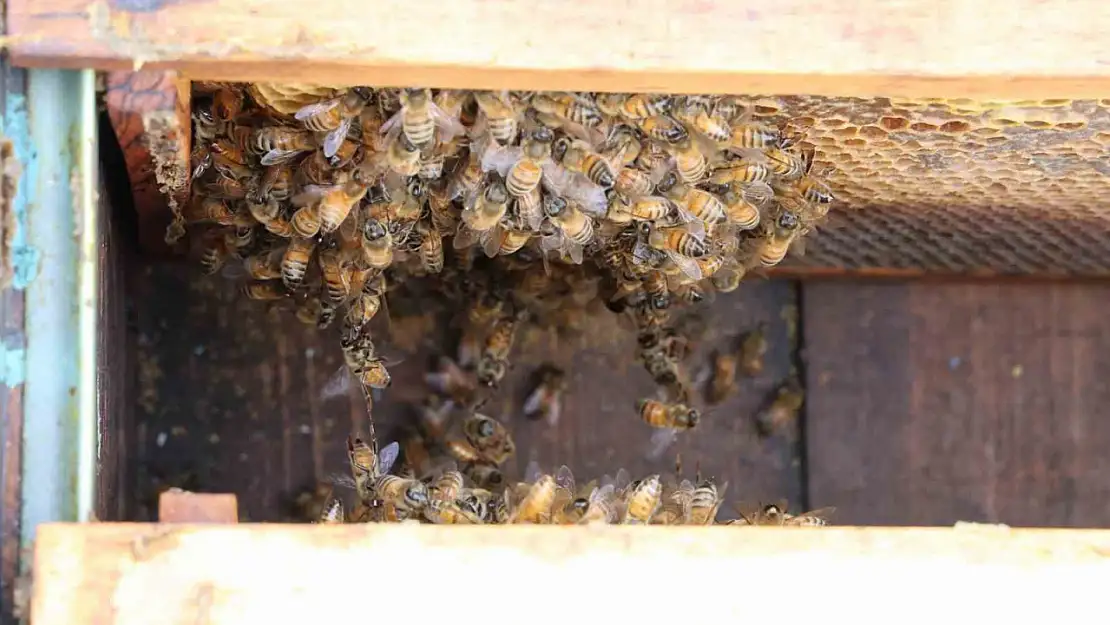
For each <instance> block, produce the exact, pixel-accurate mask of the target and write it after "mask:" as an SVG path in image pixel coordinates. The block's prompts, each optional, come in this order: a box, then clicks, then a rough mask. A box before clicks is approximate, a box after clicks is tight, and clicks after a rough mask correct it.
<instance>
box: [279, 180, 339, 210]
mask: <svg viewBox="0 0 1110 625" xmlns="http://www.w3.org/2000/svg"><path fill="white" fill-rule="evenodd" d="M329 190H330V187H325V186H322V185H317V184H306V185H305V186H304V188H303V190H302V191H301V192H300V193H298V194H296V195H294V196H293V197H292V198H290V199H289V201H290V202H291V203H292V204H293V206H308V205H309V204H312V203H314V202H316V201H317V200H319V199H320V198H321V197H323V196H324V195H326V194H327V192H328V191H329Z"/></svg>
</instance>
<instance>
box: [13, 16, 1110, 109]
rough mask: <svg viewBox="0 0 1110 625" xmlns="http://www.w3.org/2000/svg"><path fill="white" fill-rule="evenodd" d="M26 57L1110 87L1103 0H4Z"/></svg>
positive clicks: (711, 80)
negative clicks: (605, 0) (1047, 0)
mask: <svg viewBox="0 0 1110 625" xmlns="http://www.w3.org/2000/svg"><path fill="white" fill-rule="evenodd" d="M8 27H9V33H8V34H9V35H10V37H11V40H10V43H11V46H12V59H13V61H14V62H15V63H16V64H23V65H27V66H63V67H85V66H92V67H96V68H98V69H105V70H120V69H133V68H138V67H144V66H149V67H150V68H153V69H164V68H169V69H174V70H179V71H182V72H184V73H185V74H186V75H189V76H191V77H196V78H206V79H222V80H232V79H234V80H268V81H307V82H315V83H328V84H344V83H346V84H350V83H354V84H377V85H396V86H405V85H427V86H436V87H456V88H458V87H468V88H492V89H501V88H514V89H573V90H601V91H675V92H733V93H768V94H790V93H808V94H820V95H840V96H856V95H858V96H865V95H897V96H914V97H931V96H937V97H968V98H986V99H992V98H1010V99H1021V98H1067V97H1091V98H1098V97H1107V95H1108V94H1110V46H1107V45H1106V33H1107V32H1110V4H1108V3H1106V2H1103V1H1102V0H1069V1H1067V2H1043V1H1041V0H1011V1H1009V2H1005V3H1000V2H984V1H982V0H901V1H900V2H887V1H885V0H857V1H854V2H827V1H823V0H778V1H775V2H765V1H759V2H755V1H729V0H622V1H619V2H596V1H594V0H501V1H499V2H488V1H486V0H452V1H451V2H441V1H440V0H316V1H314V2H311V3H309V4H306V3H304V2H287V1H286V0H172V1H171V0H91V1H90V0H8Z"/></svg>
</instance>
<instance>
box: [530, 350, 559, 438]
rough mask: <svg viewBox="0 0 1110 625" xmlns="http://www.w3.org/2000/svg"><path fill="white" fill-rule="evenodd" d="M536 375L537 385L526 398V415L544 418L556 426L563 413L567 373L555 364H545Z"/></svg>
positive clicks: (531, 417) (533, 417) (532, 417)
mask: <svg viewBox="0 0 1110 625" xmlns="http://www.w3.org/2000/svg"><path fill="white" fill-rule="evenodd" d="M535 377H536V386H535V388H533V389H532V392H531V393H529V394H528V398H527V399H525V400H524V416H526V417H528V418H530V419H543V420H545V421H546V422H547V424H548V425H551V426H554V425H555V424H556V423H558V422H559V416H560V414H561V413H562V405H563V392H564V391H565V390H566V373H565V372H564V371H563V370H562V369H559V368H558V367H555V366H554V365H545V366H543V367H541V368H540V370H539V371H538V372H537V375H536V376H535Z"/></svg>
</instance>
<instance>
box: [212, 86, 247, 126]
mask: <svg viewBox="0 0 1110 625" xmlns="http://www.w3.org/2000/svg"><path fill="white" fill-rule="evenodd" d="M244 104H245V97H244V95H243V91H242V90H241V89H239V88H238V87H235V86H232V85H222V86H220V88H219V89H217V90H216V92H215V93H213V94H212V108H211V116H212V117H213V118H214V119H216V120H218V121H221V122H230V121H233V120H235V118H236V117H238V116H239V114H240V113H242V112H243V106H244Z"/></svg>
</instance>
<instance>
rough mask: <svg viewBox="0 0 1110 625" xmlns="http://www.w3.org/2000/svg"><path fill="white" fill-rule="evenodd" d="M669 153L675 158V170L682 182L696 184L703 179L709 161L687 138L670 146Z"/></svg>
mask: <svg viewBox="0 0 1110 625" xmlns="http://www.w3.org/2000/svg"><path fill="white" fill-rule="evenodd" d="M671 151H672V152H673V153H674V156H675V169H676V170H677V171H678V175H679V177H680V178H681V179H682V181H683V182H687V183H690V184H696V183H698V182H701V180H702V178H705V174H706V172H707V171H708V170H709V160H708V159H706V158H705V154H704V153H702V151H701V149H699V148H698V147H697V146H696V145H695V144H694V142H693V141H692V140H691V139H690V138H689V137H687V138H685V139H683V140H681V141H679V142H678V143H676V144H674V145H673V146H671Z"/></svg>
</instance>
